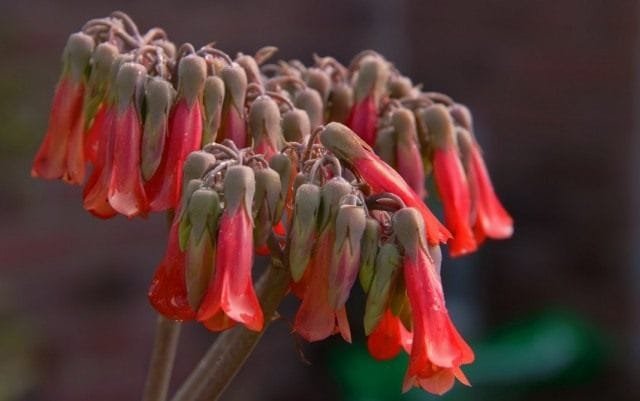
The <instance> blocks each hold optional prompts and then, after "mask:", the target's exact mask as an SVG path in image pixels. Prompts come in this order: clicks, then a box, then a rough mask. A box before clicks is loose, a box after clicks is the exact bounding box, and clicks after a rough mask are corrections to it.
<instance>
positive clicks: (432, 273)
mask: <svg viewBox="0 0 640 401" xmlns="http://www.w3.org/2000/svg"><path fill="white" fill-rule="evenodd" d="M393 226H394V231H395V232H396V234H397V238H398V241H399V242H400V244H401V245H402V247H403V249H404V257H403V266H404V267H403V270H404V278H405V282H406V286H407V295H408V297H409V302H410V304H411V316H412V322H413V343H412V347H411V356H410V361H409V368H408V370H407V373H406V376H405V381H404V386H403V387H404V390H405V391H406V390H408V389H410V388H411V387H412V386H419V387H422V388H424V389H425V390H427V391H429V392H432V393H435V394H443V393H445V392H446V391H448V390H449V389H450V388H451V387H452V386H453V383H454V381H455V378H457V379H458V380H460V381H461V382H462V383H463V384H466V385H468V384H469V382H468V381H467V379H466V377H465V376H464V374H463V373H462V371H461V370H460V365H464V364H468V363H471V362H473V360H474V355H473V351H472V350H471V348H470V347H469V346H468V345H467V343H466V342H465V341H464V339H463V338H462V337H461V336H460V334H459V333H458V331H457V330H456V328H455V326H454V325H453V323H452V322H451V319H450V317H449V313H448V312H447V308H446V306H445V301H444V293H443V290H442V282H441V280H440V275H439V273H438V271H439V268H438V267H437V266H435V264H434V259H433V258H432V257H431V255H430V254H429V252H428V251H427V248H426V244H424V241H423V238H424V228H423V227H422V220H421V219H420V218H419V214H418V212H417V210H415V209H413V208H405V209H401V210H400V211H398V212H397V213H396V214H395V215H394V222H393Z"/></svg>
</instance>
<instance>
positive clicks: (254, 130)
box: [249, 96, 283, 160]
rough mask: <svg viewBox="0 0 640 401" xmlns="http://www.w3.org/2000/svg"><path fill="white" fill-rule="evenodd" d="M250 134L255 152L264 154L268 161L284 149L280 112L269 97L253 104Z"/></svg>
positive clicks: (250, 117) (263, 97)
mask: <svg viewBox="0 0 640 401" xmlns="http://www.w3.org/2000/svg"><path fill="white" fill-rule="evenodd" d="M249 133H250V134H251V136H252V137H253V148H254V150H255V152H256V153H262V154H263V155H264V157H265V158H266V159H267V160H269V159H270V158H271V156H273V155H274V154H276V153H278V151H279V150H280V149H281V148H282V143H283V137H282V128H281V126H280V110H279V109H278V105H277V104H276V102H275V101H274V100H273V99H271V98H270V97H269V96H259V97H258V98H257V99H256V100H255V101H254V102H253V103H252V104H251V108H250V110H249Z"/></svg>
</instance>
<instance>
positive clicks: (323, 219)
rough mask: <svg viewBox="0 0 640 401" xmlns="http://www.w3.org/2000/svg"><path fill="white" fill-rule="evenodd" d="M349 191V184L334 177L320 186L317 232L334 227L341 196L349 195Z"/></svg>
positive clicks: (342, 179)
mask: <svg viewBox="0 0 640 401" xmlns="http://www.w3.org/2000/svg"><path fill="white" fill-rule="evenodd" d="M351 189H352V188H351V184H349V183H348V182H347V181H346V180H345V179H344V178H342V177H334V178H332V179H330V180H329V181H327V182H326V183H325V184H324V185H323V186H322V189H321V191H320V192H321V202H320V215H319V220H318V223H319V225H318V228H319V232H322V231H324V230H325V229H326V228H328V227H329V226H333V225H334V222H335V219H336V216H337V214H338V210H339V208H340V200H342V197H343V196H345V195H348V194H350V193H351Z"/></svg>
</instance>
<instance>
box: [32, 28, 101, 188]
mask: <svg viewBox="0 0 640 401" xmlns="http://www.w3.org/2000/svg"><path fill="white" fill-rule="evenodd" d="M93 46H94V42H93V39H92V38H91V37H89V36H87V35H85V34H83V33H75V34H73V35H71V36H70V37H69V40H68V42H67V46H66V48H65V56H64V67H63V72H62V76H61V77H60V80H59V82H58V86H57V87H56V90H55V93H54V96H53V105H52V107H51V114H50V116H49V125H48V127H47V133H46V135H45V138H44V141H43V142H42V145H40V149H38V153H37V154H36V157H35V160H34V161H33V166H32V168H31V175H32V176H33V177H40V178H46V179H57V178H61V179H63V180H64V181H66V182H69V183H71V184H82V181H84V174H85V158H84V128H85V127H84V126H85V119H84V111H83V102H84V96H85V91H86V81H87V77H86V73H85V71H86V68H87V65H88V64H89V57H90V56H91V52H92V50H93Z"/></svg>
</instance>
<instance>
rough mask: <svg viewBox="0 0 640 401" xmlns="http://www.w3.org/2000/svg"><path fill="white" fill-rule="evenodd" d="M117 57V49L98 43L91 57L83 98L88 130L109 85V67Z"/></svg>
mask: <svg viewBox="0 0 640 401" xmlns="http://www.w3.org/2000/svg"><path fill="white" fill-rule="evenodd" d="M117 57H118V48H117V47H115V46H114V45H112V44H111V43H107V42H105V43H100V44H99V45H98V46H96V48H95V50H94V51H93V55H92V56H91V73H90V74H89V85H88V87H87V91H88V92H87V94H86V97H85V104H84V113H85V123H86V124H87V126H86V127H85V128H87V129H88V126H89V124H91V123H92V122H93V118H94V117H95V115H96V113H97V111H98V107H99V106H100V104H101V103H102V101H103V100H104V98H105V96H106V94H107V89H108V88H109V85H110V83H111V81H110V78H111V66H112V65H113V63H114V61H115V60H116V58H117Z"/></svg>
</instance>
